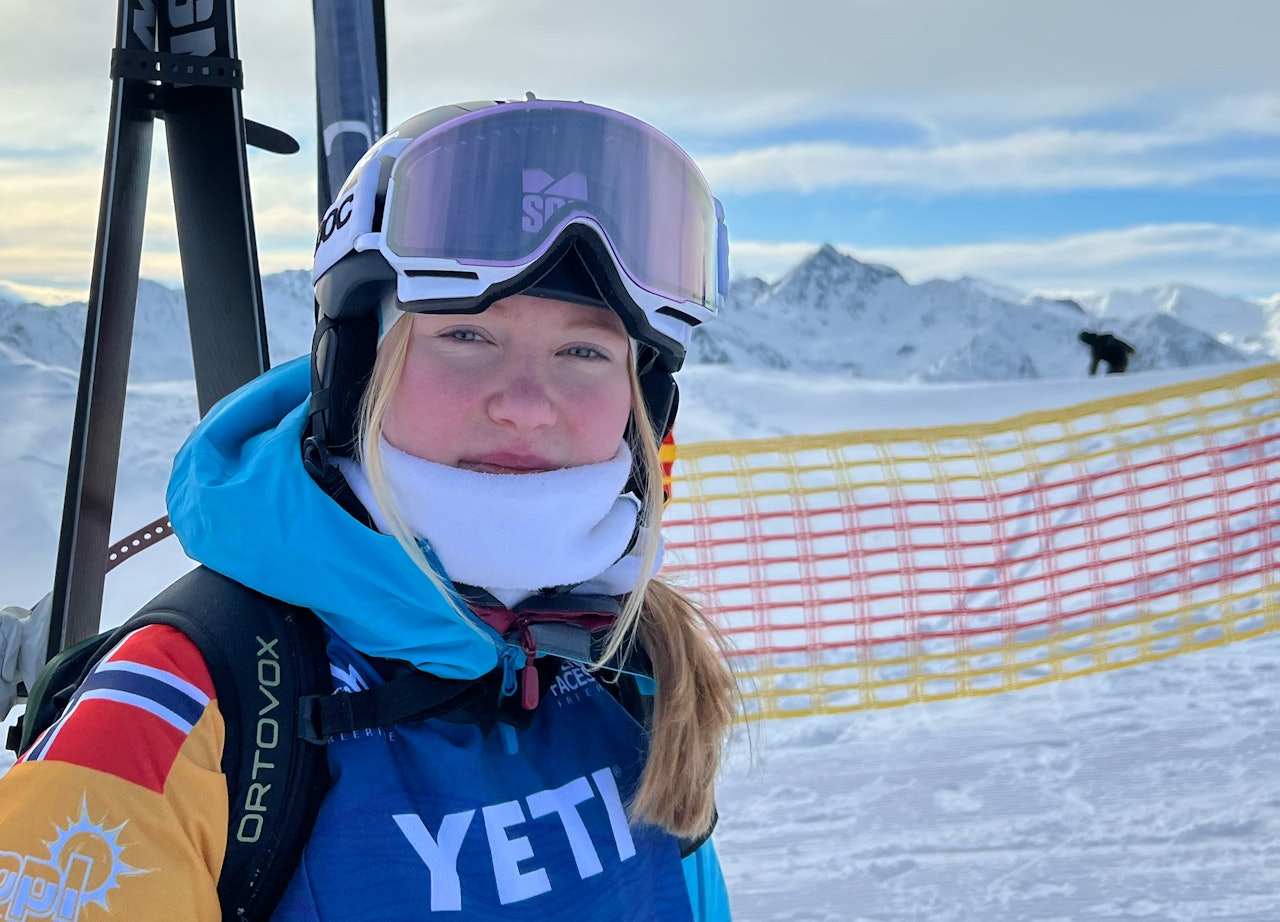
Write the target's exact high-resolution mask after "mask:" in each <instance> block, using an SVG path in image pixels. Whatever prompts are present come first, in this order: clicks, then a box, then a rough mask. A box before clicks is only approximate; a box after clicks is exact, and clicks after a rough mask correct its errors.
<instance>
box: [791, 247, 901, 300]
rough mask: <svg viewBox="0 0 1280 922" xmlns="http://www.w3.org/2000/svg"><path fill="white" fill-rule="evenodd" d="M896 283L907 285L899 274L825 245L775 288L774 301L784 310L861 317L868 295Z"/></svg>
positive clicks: (805, 259) (801, 262)
mask: <svg viewBox="0 0 1280 922" xmlns="http://www.w3.org/2000/svg"><path fill="white" fill-rule="evenodd" d="M894 282H897V283H900V284H904V285H905V284H906V283H905V282H904V281H903V278H902V276H901V275H899V274H898V272H897V271H896V270H894V269H891V268H889V267H888V266H878V265H874V264H872V263H864V262H860V261H858V260H857V259H854V258H853V257H852V256H849V255H848V254H847V253H842V252H840V251H839V250H837V249H836V248H835V247H833V246H832V245H831V244H829V243H824V244H823V245H822V246H821V247H819V248H818V249H817V250H815V251H814V252H813V253H811V254H809V255H808V256H807V257H805V258H804V259H803V260H801V261H800V263H799V264H798V265H797V266H796V267H795V268H794V269H792V270H791V271H790V272H788V273H787V274H786V275H784V276H783V277H782V278H781V279H779V280H778V281H777V283H775V284H774V285H773V286H772V290H771V298H772V299H773V300H774V301H775V302H777V303H778V304H779V305H780V306H782V305H786V306H791V307H803V308H804V309H805V310H811V311H838V312H843V313H860V312H861V311H862V310H863V309H864V307H865V302H866V298H867V296H868V295H870V294H871V293H872V292H874V291H875V290H876V289H878V288H879V287H880V286H881V285H883V284H885V283H894Z"/></svg>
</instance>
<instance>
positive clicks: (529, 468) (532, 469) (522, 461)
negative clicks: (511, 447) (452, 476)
mask: <svg viewBox="0 0 1280 922" xmlns="http://www.w3.org/2000/svg"><path fill="white" fill-rule="evenodd" d="M557 466H558V465H556V464H553V463H552V462H551V461H549V460H547V459H546V458H542V457H539V456H537V455H517V454H507V453H501V452H500V453H497V454H492V455H483V456H481V457H479V458H464V459H462V460H461V461H459V462H458V467H461V468H464V469H466V470H468V471H479V472H480V473H482V474H540V473H542V472H543V471H549V470H552V469H553V468H555V467H557Z"/></svg>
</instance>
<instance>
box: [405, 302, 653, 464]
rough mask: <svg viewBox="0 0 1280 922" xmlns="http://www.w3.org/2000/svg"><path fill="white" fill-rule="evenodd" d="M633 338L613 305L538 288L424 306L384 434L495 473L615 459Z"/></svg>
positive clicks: (419, 451) (425, 453)
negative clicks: (538, 293) (470, 306)
mask: <svg viewBox="0 0 1280 922" xmlns="http://www.w3.org/2000/svg"><path fill="white" fill-rule="evenodd" d="M628 346H629V341H628V338H627V333H626V330H625V329H624V328H623V326H622V321H621V320H619V319H618V317H617V315H615V314H614V313H613V312H612V311H608V310H604V309H602V308H598V307H587V306H585V305H581V304H573V303H571V302H568V301H554V300H550V299H547V298H535V297H531V296H529V295H513V296H511V297H509V298H503V299H502V300H500V301H495V302H494V303H493V304H492V305H491V306H490V307H489V308H488V309H487V310H485V311H484V312H482V313H479V314H452V315H450V314H415V315H414V316H413V318H412V328H411V330H410V333H409V347H408V353H407V355H406V357H405V363H404V371H403V372H402V373H401V375H400V381H399V383H398V384H397V385H396V389H395V392H394V393H393V394H392V397H391V403H390V405H389V407H388V410H387V415H386V417H385V419H384V420H383V424H382V434H383V436H384V437H385V438H386V440H387V441H388V442H390V443H391V444H392V445H394V446H395V447H396V448H398V449H400V450H401V451H403V452H407V453H408V454H411V455H415V456H416V457H419V458H423V459H425V460H427V461H434V462H436V463H437V464H447V465H449V466H450V467H461V468H467V469H469V470H474V471H485V472H489V473H501V474H526V473H532V472H535V471H548V470H554V469H556V468H562V467H576V466H578V465H582V464H593V463H596V462H599V461H607V460H609V459H610V458H612V457H613V456H614V455H615V454H617V451H618V445H619V443H620V442H621V440H622V435H623V432H624V431H625V430H626V425H627V419H628V418H629V416H630V413H631V369H630V357H629V354H628Z"/></svg>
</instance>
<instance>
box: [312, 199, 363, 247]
mask: <svg viewBox="0 0 1280 922" xmlns="http://www.w3.org/2000/svg"><path fill="white" fill-rule="evenodd" d="M355 200H356V194H355V193H354V192H352V193H351V194H350V195H348V196H347V197H346V198H344V199H343V200H342V201H340V202H339V203H338V204H336V205H334V206H333V207H332V208H330V209H329V210H328V211H326V212H325V215H324V217H323V218H321V219H320V230H319V232H318V233H317V234H316V249H317V250H318V249H320V244H322V243H326V242H328V240H329V238H330V237H332V236H333V235H334V234H336V233H337V232H338V228H340V227H346V226H347V222H348V221H350V220H351V206H352V203H353V202H354V201H355Z"/></svg>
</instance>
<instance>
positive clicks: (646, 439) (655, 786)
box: [357, 315, 736, 837]
mask: <svg viewBox="0 0 1280 922" xmlns="http://www.w3.org/2000/svg"><path fill="white" fill-rule="evenodd" d="M411 324H412V317H411V316H409V315H404V316H401V317H400V318H399V319H398V320H397V321H396V322H395V323H394V324H393V325H392V327H391V329H390V330H389V331H388V332H387V334H386V336H385V337H384V338H383V340H382V343H381V344H380V345H379V347H378V356H377V359H376V361H375V362H374V366H373V373H372V374H371V375H370V378H369V385H368V388H367V389H366V391H365V394H364V399H363V400H362V401H361V406H360V417H359V425H358V427H357V432H358V436H357V446H358V450H359V452H360V455H361V457H362V459H363V461H364V466H365V469H366V471H367V472H368V476H369V482H370V485H371V486H372V487H373V493H374V497H375V499H376V500H377V503H378V506H379V508H380V510H381V511H382V513H383V515H384V516H386V519H387V522H388V523H389V525H390V527H391V530H392V532H393V534H394V535H395V537H396V538H397V540H398V541H399V542H400V544H401V546H402V547H403V548H404V549H405V552H406V553H407V554H408V555H409V556H410V558H411V559H412V560H413V561H414V563H415V564H416V565H417V566H418V568H419V569H420V570H422V572H423V573H424V574H425V575H426V576H427V578H428V579H430V580H431V582H432V584H433V585H434V586H436V587H437V588H438V589H440V590H441V591H442V592H443V593H444V594H445V595H446V597H451V595H452V594H451V593H449V592H448V589H447V587H446V585H445V581H444V578H443V576H442V575H441V574H440V573H438V572H437V571H436V570H435V568H434V567H432V565H431V563H430V561H428V560H427V557H426V555H425V554H424V553H423V552H422V550H421V549H420V548H419V547H418V544H417V542H416V541H415V540H414V537H413V535H412V533H411V532H410V530H409V527H408V526H407V525H406V523H405V521H404V518H403V516H401V515H400V513H399V511H398V510H397V509H396V508H395V503H394V501H393V499H392V497H391V492H390V490H389V489H388V487H387V482H386V478H385V476H384V474H383V472H382V461H381V453H380V451H379V446H378V441H379V440H378V435H379V434H380V433H381V431H382V422H383V419H384V418H385V416H386V413H387V409H388V407H389V406H390V403H391V398H392V395H393V394H394V392H395V387H396V384H397V383H398V382H399V380H400V375H401V373H402V371H403V369H404V362H405V356H406V354H407V353H408V346H409V331H410V326H411ZM631 407H632V411H631V423H632V424H631V425H630V426H629V427H628V434H629V440H630V445H631V452H632V456H633V457H634V458H635V459H636V464H637V468H638V470H639V472H640V474H641V477H640V487H641V493H642V495H641V497H640V501H641V511H640V519H639V521H640V524H641V526H642V529H641V532H640V541H641V544H640V573H641V578H640V582H639V584H638V585H637V586H636V588H635V589H634V590H633V591H632V592H631V593H629V594H628V595H627V597H626V599H625V601H624V603H623V606H622V612H621V614H620V615H619V616H618V619H617V621H616V622H615V623H614V626H613V628H612V630H611V631H610V634H609V637H608V639H607V642H606V645H605V651H604V653H603V654H602V655H601V658H600V661H599V662H597V663H595V664H592V667H591V668H592V669H593V670H599V668H600V666H601V664H602V663H604V662H605V661H607V660H608V659H610V658H611V657H612V656H614V655H615V654H617V653H619V652H623V651H626V650H627V649H629V648H630V646H631V645H632V644H634V643H636V642H639V644H640V645H641V647H642V648H643V649H644V651H645V652H646V653H647V654H648V656H649V659H650V660H651V662H652V663H653V672H654V675H653V678H654V682H655V684H656V685H657V693H656V695H655V702H654V711H653V719H652V721H651V725H650V727H649V757H648V760H647V761H646V763H645V768H644V773H643V774H642V776H641V779H640V784H639V786H638V788H637V789H636V792H635V794H634V796H633V797H632V799H631V802H630V804H629V805H628V806H629V812H630V814H631V817H632V819H634V820H637V821H639V822H644V823H651V824H653V825H656V826H661V827H662V828H664V829H666V830H667V831H668V832H670V833H672V834H674V835H678V836H683V837H696V836H700V835H702V834H704V833H705V832H706V831H707V830H708V829H709V828H710V827H711V824H712V822H713V820H714V816H715V780H716V776H717V775H718V774H719V771H720V756H721V750H722V747H723V745H724V740H725V737H726V735H727V734H728V732H729V729H730V727H731V725H732V723H733V719H734V712H735V693H736V685H735V684H734V681H733V677H732V675H731V674H730V673H729V670H728V668H727V667H726V666H725V664H724V662H723V660H722V658H721V657H720V655H719V652H718V644H719V635H718V634H717V633H716V630H715V628H714V626H713V625H712V624H711V623H710V621H709V620H708V619H707V618H706V616H705V615H704V614H703V613H702V611H701V610H700V609H699V608H698V607H697V605H695V604H694V603H693V601H692V600H690V599H689V598H688V597H687V596H685V595H683V594H682V593H680V592H679V591H677V590H676V589H674V588H672V587H671V586H669V585H668V584H666V583H665V582H663V581H661V580H659V579H657V578H653V579H650V578H649V577H648V574H650V573H651V572H652V571H653V564H654V561H655V559H656V557H657V553H658V538H659V532H658V526H659V523H660V522H661V519H662V509H663V504H664V494H663V485H662V468H661V463H660V461H659V458H658V437H657V434H656V433H655V432H654V430H653V426H652V424H651V423H650V422H649V415H648V413H647V412H646V411H645V405H644V398H643V396H642V395H641V392H640V385H639V381H638V379H637V377H636V375H635V373H634V371H633V372H632V374H631ZM465 620H466V621H467V623H468V624H471V623H473V622H472V621H471V619H465ZM476 630H477V632H480V628H479V627H478V626H477V628H476Z"/></svg>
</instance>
